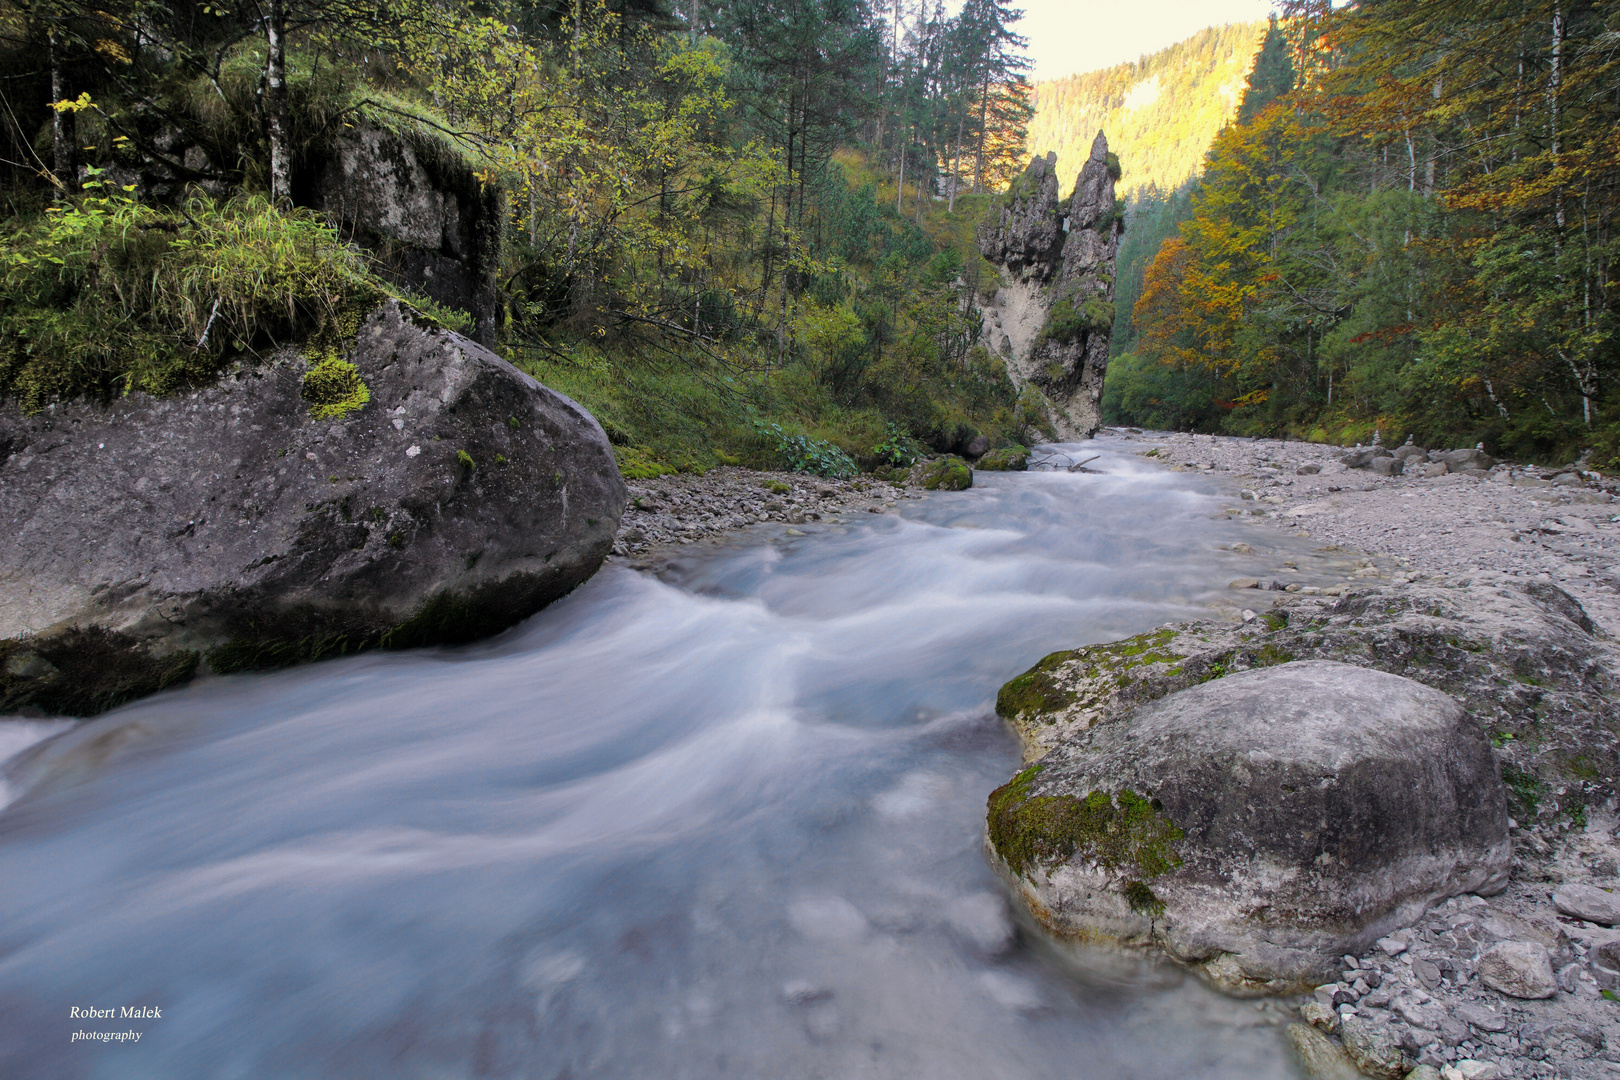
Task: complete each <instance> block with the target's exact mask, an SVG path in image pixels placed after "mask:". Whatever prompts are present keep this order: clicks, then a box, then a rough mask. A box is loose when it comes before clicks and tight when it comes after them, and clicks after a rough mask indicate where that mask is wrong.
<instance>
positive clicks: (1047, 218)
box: [978, 153, 1064, 281]
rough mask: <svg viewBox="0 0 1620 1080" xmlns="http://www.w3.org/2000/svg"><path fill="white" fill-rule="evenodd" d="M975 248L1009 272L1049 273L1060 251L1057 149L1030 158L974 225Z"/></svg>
mask: <svg viewBox="0 0 1620 1080" xmlns="http://www.w3.org/2000/svg"><path fill="white" fill-rule="evenodd" d="M978 240H979V252H980V254H982V255H983V256H984V257H985V258H986V259H989V260H990V261H991V262H993V263H997V264H999V265H1001V266H1004V267H1006V268H1007V270H1008V271H1009V272H1011V273H1012V274H1013V275H1014V276H1022V277H1031V278H1035V279H1037V280H1040V281H1046V280H1048V279H1050V278H1051V276H1052V274H1053V273H1054V272H1055V271H1056V270H1057V265H1058V261H1059V259H1060V258H1061V257H1062V252H1063V241H1064V233H1063V225H1062V221H1061V219H1060V217H1059V214H1058V179H1057V154H1055V153H1048V154H1047V155H1046V156H1045V157H1035V158H1030V161H1029V164H1028V165H1027V166H1025V168H1024V171H1023V173H1022V174H1021V175H1020V176H1019V177H1018V178H1017V179H1015V180H1014V181H1013V182H1012V184H1011V185H1010V186H1009V187H1008V189H1007V194H1006V195H1005V196H1004V197H1003V198H1002V199H1001V200H1000V201H999V202H998V203H996V204H994V205H992V207H991V210H990V213H989V215H988V216H986V217H985V219H984V221H983V222H981V223H980V225H979V233H978Z"/></svg>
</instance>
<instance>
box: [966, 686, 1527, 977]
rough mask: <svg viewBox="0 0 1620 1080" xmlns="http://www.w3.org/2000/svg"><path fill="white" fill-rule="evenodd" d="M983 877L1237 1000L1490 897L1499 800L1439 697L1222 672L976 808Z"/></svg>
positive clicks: (1081, 929)
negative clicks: (1445, 903)
mask: <svg viewBox="0 0 1620 1080" xmlns="http://www.w3.org/2000/svg"><path fill="white" fill-rule="evenodd" d="M988 823H989V828H988V833H987V846H988V850H989V853H990V855H991V858H992V862H993V863H994V865H995V866H996V867H997V868H998V869H999V870H1000V871H1001V872H1002V873H1003V875H1004V876H1005V877H1006V878H1007V879H1008V881H1009V883H1010V884H1011V885H1012V886H1013V888H1014V889H1015V891H1016V892H1017V893H1018V894H1019V895H1020V896H1021V897H1022V898H1023V900H1024V901H1025V902H1026V904H1027V905H1028V907H1029V909H1030V911H1031V912H1032V913H1033V914H1034V916H1035V917H1036V918H1037V919H1038V920H1039V921H1040V922H1041V923H1042V924H1044V925H1045V926H1046V927H1047V928H1049V929H1050V930H1052V931H1054V932H1056V933H1058V934H1060V935H1062V936H1066V937H1070V938H1074V939H1078V940H1081V941H1090V942H1107V943H1118V944H1127V945H1143V946H1156V947H1158V948H1161V949H1163V950H1164V951H1165V952H1166V953H1167V954H1168V955H1170V956H1171V957H1172V958H1174V959H1175V960H1177V961H1180V962H1181V963H1184V964H1186V965H1188V966H1190V967H1193V968H1194V969H1196V970H1197V971H1199V973H1200V974H1202V975H1203V976H1205V977H1206V978H1207V979H1209V980H1210V981H1211V982H1213V983H1215V984H1217V985H1219V986H1221V987H1223V988H1225V989H1228V990H1231V991H1235V992H1258V993H1281V992H1290V991H1295V990H1300V989H1304V988H1305V987H1308V986H1312V985H1315V984H1316V983H1319V982H1321V981H1323V980H1324V977H1325V976H1326V975H1327V974H1328V973H1329V972H1331V971H1332V970H1333V964H1334V962H1335V959H1336V958H1337V957H1339V956H1342V955H1343V954H1345V953H1354V954H1358V955H1359V954H1360V953H1361V952H1363V951H1365V950H1366V949H1367V948H1368V947H1370V946H1371V944H1372V943H1373V942H1374V941H1375V940H1376V939H1377V938H1379V937H1381V936H1383V935H1384V934H1387V933H1389V932H1390V931H1391V930H1393V929H1395V928H1396V927H1399V926H1406V925H1409V924H1410V923H1411V922H1412V921H1413V920H1415V919H1416V918H1418V917H1419V916H1420V915H1421V914H1422V913H1423V912H1424V911H1425V910H1427V908H1428V907H1429V906H1430V905H1431V904H1433V903H1435V902H1437V901H1438V900H1442V899H1444V898H1446V897H1449V896H1453V895H1456V894H1459V893H1464V892H1477V893H1487V894H1488V893H1491V892H1494V891H1499V890H1500V889H1501V888H1502V887H1503V886H1504V885H1505V884H1506V881H1507V873H1508V865H1509V860H1510V857H1511V844H1510V842H1509V840H1508V833H1507V796H1506V792H1505V790H1504V788H1503V785H1502V782H1501V779H1500V777H1499V776H1498V773H1497V767H1496V764H1495V761H1494V760H1493V758H1492V756H1491V747H1490V744H1489V742H1488V741H1487V740H1486V739H1485V737H1484V735H1483V733H1482V732H1481V731H1480V729H1479V726H1478V725H1477V724H1476V723H1475V722H1474V721H1472V720H1471V719H1470V718H1469V717H1468V716H1467V715H1466V714H1465V713H1464V711H1463V710H1462V708H1461V707H1460V706H1459V705H1458V704H1457V703H1456V702H1455V701H1453V700H1452V699H1451V698H1450V697H1448V696H1447V695H1445V694H1442V693H1440V692H1439V691H1437V690H1433V689H1431V688H1429V687H1426V686H1423V685H1422V684H1420V683H1417V682H1414V681H1412V680H1410V679H1405V678H1401V677H1400V676H1396V675H1390V674H1386V673H1383V672H1378V671H1371V670H1368V669H1365V668H1360V667H1355V666H1352V665H1349V664H1341V663H1335V662H1331V661H1300V662H1293V663H1284V664H1280V665H1277V666H1273V667H1265V668H1258V669H1255V670H1251V671H1247V672H1243V673H1239V674H1233V675H1227V676H1225V677H1223V678H1218V679H1214V680H1212V681H1209V682H1206V683H1203V684H1201V685H1198V686H1194V687H1191V688H1189V689H1186V690H1182V691H1179V692H1177V693H1174V694H1171V695H1169V696H1167V697H1164V698H1162V699H1160V700H1158V701H1155V702H1152V703H1149V704H1147V705H1144V706H1142V707H1140V708H1138V709H1136V710H1133V711H1131V712H1130V713H1128V714H1126V715H1124V716H1122V717H1119V718H1116V719H1111V720H1108V721H1105V722H1102V723H1098V724H1096V725H1094V726H1092V727H1090V728H1088V729H1087V730H1086V731H1084V732H1083V733H1081V734H1078V735H1076V736H1074V737H1071V738H1070V739H1067V740H1065V741H1063V742H1062V743H1061V744H1059V745H1058V746H1057V747H1056V748H1054V749H1053V750H1052V751H1051V752H1050V753H1048V754H1047V755H1045V756H1044V757H1042V758H1041V759H1040V760H1039V761H1038V762H1037V763H1036V764H1035V765H1033V766H1031V767H1030V768H1028V769H1026V770H1024V771H1023V772H1021V773H1019V774H1018V776H1016V777H1015V778H1014V779H1013V780H1012V781H1011V782H1010V783H1009V784H1007V785H1005V786H1003V787H1002V788H1000V789H998V790H997V791H996V792H995V793H994V794H993V795H991V797H990V804H989V815H988Z"/></svg>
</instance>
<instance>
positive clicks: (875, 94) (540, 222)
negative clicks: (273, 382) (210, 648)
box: [0, 0, 1031, 476]
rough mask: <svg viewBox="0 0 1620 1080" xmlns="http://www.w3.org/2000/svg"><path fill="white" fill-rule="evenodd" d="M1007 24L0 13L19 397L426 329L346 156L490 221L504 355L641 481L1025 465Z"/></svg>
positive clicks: (0, 304) (166, 1)
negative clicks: (369, 328)
mask: <svg viewBox="0 0 1620 1080" xmlns="http://www.w3.org/2000/svg"><path fill="white" fill-rule="evenodd" d="M1018 18H1019V12H1018V11H1017V10H1016V9H1013V8H1011V7H1009V6H1008V5H1007V4H1006V3H1005V2H1004V0H969V2H968V3H966V4H965V5H963V6H962V8H961V9H960V11H958V12H957V13H955V14H953V15H952V14H947V13H946V12H945V10H944V9H943V8H942V7H941V6H939V5H938V4H935V5H933V6H932V7H925V6H912V5H908V4H904V3H895V4H894V5H892V6H890V5H888V4H885V5H884V6H883V8H882V9H875V8H874V7H873V6H872V5H870V4H868V3H866V2H865V0H743V2H738V3H726V4H719V3H709V2H706V0H690V2H685V0H682V2H680V3H670V2H667V0H613V2H611V3H609V2H604V0H572V2H567V0H560V2H559V0H538V2H534V0H508V2H499V3H494V4H490V3H471V2H463V0H389V2H385V3H382V4H363V5H362V4H353V3H348V2H337V3H328V2H322V3H312V2H304V0H257V2H254V3H249V4H246V5H244V6H236V5H222V4H216V3H197V2H181V0H130V2H128V3H124V4H120V5H114V6H111V7H109V6H103V5H99V4H97V3H94V2H85V0H41V2H34V3H30V4H20V3H6V4H4V5H0V94H3V96H4V100H5V103H6V106H7V107H6V111H5V113H4V115H3V116H0V143H3V145H4V149H3V151H0V159H3V161H0V188H3V190H4V193H5V199H6V204H5V205H6V215H7V216H6V223H5V236H4V239H3V243H4V246H5V261H6V267H5V272H4V276H3V278H0V397H7V398H12V399H14V400H16V401H18V402H19V403H20V404H21V405H22V407H23V408H25V409H26V410H30V411H37V410H39V409H42V408H46V407H48V406H49V405H50V403H51V402H53V401H56V400H62V399H66V398H72V397H77V396H86V395H88V396H92V397H101V398H104V399H105V398H110V397H113V396H116V395H119V394H126V393H129V392H131V391H135V390H141V391H147V392H151V393H169V392H174V391H176V390H180V389H183V388H185V387H187V386H190V385H194V384H196V383H197V382H198V381H199V380H204V379H207V378H211V377H212V376H213V374H214V373H215V372H218V371H221V370H224V369H226V368H227V367H229V366H231V365H233V364H237V363H241V362H245V361H252V360H254V359H255V358H258V357H263V356H267V355H269V354H270V353H272V352H274V350H276V349H278V348H282V347H285V346H288V345H294V346H297V347H299V348H301V349H303V351H304V352H305V353H306V355H309V356H311V357H312V358H313V357H316V356H319V355H327V354H330V353H331V351H332V348H333V345H334V343H335V342H336V341H337V340H338V338H339V337H340V336H341V335H342V334H343V333H345V332H349V333H352V324H353V321H354V320H353V315H354V313H355V312H356V311H358V310H364V309H369V307H371V306H374V305H375V303H376V302H377V301H378V300H379V299H381V298H383V297H386V296H399V297H400V298H401V299H403V300H404V301H406V302H407V303H409V304H411V306H412V307H413V308H414V309H415V310H416V311H417V313H418V317H419V318H421V319H424V320H428V321H429V322H431V323H433V324H435V325H443V326H447V327H451V328H456V329H463V330H468V331H469V332H471V331H472V330H473V329H474V327H473V325H472V322H473V316H472V313H471V312H469V311H463V310H457V309H455V308H454V307H453V306H451V307H446V306H445V305H442V304H438V305H436V304H434V303H432V302H429V301H428V300H426V299H425V298H424V297H421V296H411V295H406V292H408V290H407V291H402V289H401V287H400V284H399V282H398V281H395V280H390V279H389V277H388V275H387V274H386V273H381V272H380V268H379V267H378V266H377V265H376V264H375V263H374V261H373V260H372V259H371V258H370V257H369V255H368V253H367V252H366V251H364V250H362V249H361V248H359V247H357V246H356V245H355V244H352V243H348V242H346V239H347V238H345V237H343V236H341V235H339V234H338V233H337V232H336V231H335V230H334V228H333V226H332V223H331V222H330V221H329V220H327V219H326V218H324V217H323V216H322V215H321V214H320V213H318V212H317V211H316V210H314V209H312V208H311V207H310V206H309V205H307V204H308V200H307V198H306V194H307V192H306V190H305V189H306V188H307V186H308V185H307V183H306V181H305V177H306V175H307V174H308V172H309V169H310V163H311V162H312V161H316V160H318V159H319V158H320V157H321V155H323V154H325V153H327V152H328V150H329V147H330V146H331V145H332V144H333V142H334V140H336V139H338V138H340V137H341V136H342V135H343V133H344V132H346V131H350V130H354V129H356V128H366V129H376V130H382V131H386V132H390V133H392V134H393V135H395V136H398V137H400V138H403V139H406V140H408V141H409V143H410V144H411V145H412V146H414V147H416V148H417V150H418V151H419V153H420V155H422V156H423V157H424V159H435V160H441V161H444V162H448V163H451V164H454V165H459V166H461V167H463V168H466V169H471V170H472V171H473V174H474V175H476V177H477V178H478V185H479V186H480V187H481V189H482V190H483V191H484V192H485V193H486V194H489V195H490V196H491V197H494V198H496V199H497V200H498V202H499V206H500V214H501V218H502V220H501V229H500V232H501V238H502V242H501V244H500V258H499V263H500V265H499V266H498V267H496V268H494V269H493V273H492V279H493V281H494V282H495V286H496V291H497V294H498V295H497V313H496V317H495V319H494V323H495V325H494V326H493V327H492V328H488V329H489V331H490V332H489V333H486V334H485V335H484V336H485V337H486V338H489V339H490V340H489V341H488V343H489V344H491V345H492V346H493V347H494V348H496V349H497V350H498V351H499V352H500V353H501V355H503V356H505V357H506V358H507V359H509V360H511V361H512V362H513V363H515V364H517V365H518V366H520V367H521V368H523V369H524V370H527V371H529V372H530V373H532V374H534V375H535V376H536V377H538V378H539V379H541V381H543V382H545V383H547V384H548V385H551V386H553V387H555V388H557V389H559V390H561V391H563V392H564V393H567V394H569V395H571V396H573V397H575V398H576V399H578V400H579V401H581V402H582V403H584V404H586V405H587V406H588V407H589V408H590V409H591V410H592V412H593V413H595V415H596V416H597V417H598V418H599V419H600V420H601V422H602V424H603V426H604V428H605V429H606V431H607V432H608V434H609V437H610V439H611V440H612V441H613V443H614V444H615V450H616V453H617V455H618V457H619V462H620V466H621V469H622V470H623V471H624V472H625V473H626V474H627V475H631V476H645V475H655V474H658V473H661V472H667V471H673V470H697V471H701V470H703V469H705V468H708V467H712V466H713V465H716V464H721V463H746V464H750V465H755V466H770V467H781V466H789V467H795V468H807V469H812V470H815V471H822V472H829V473H845V472H849V471H852V470H854V469H855V468H857V467H868V468H870V467H874V466H875V465H879V464H884V463H890V464H900V463H904V462H906V461H909V460H911V459H913V458H915V457H916V456H918V455H919V454H921V453H924V452H926V451H929V450H934V451H944V450H949V449H951V448H953V447H957V446H959V445H961V444H963V443H965V442H966V441H968V440H971V439H972V438H974V437H975V436H977V435H979V434H984V435H986V436H988V437H989V438H990V439H991V440H992V441H993V442H997V443H1001V442H1009V441H1013V440H1016V439H1017V438H1019V437H1021V435H1022V430H1023V420H1022V418H1021V415H1022V414H1020V413H1019V411H1018V403H1017V400H1016V396H1015V394H1014V391H1013V387H1012V384H1011V383H1010V382H1009V381H1008V378H1007V375H1006V371H1005V367H1004V365H1003V364H1002V362H1001V361H1000V360H999V359H997V358H994V357H992V356H991V355H990V354H989V353H987V352H986V351H985V350H983V349H982V348H979V347H978V346H977V319H976V316H975V314H974V313H973V309H972V302H971V301H972V292H971V289H964V288H962V283H964V282H966V283H968V284H969V285H972V284H974V283H976V282H980V281H983V282H984V283H985V284H987V285H988V283H989V280H988V278H987V277H986V273H987V271H986V269H985V267H983V266H982V265H981V263H982V260H980V259H979V257H978V255H977V253H976V249H975V248H974V244H973V228H974V225H975V224H976V223H977V221H978V220H979V218H980V217H982V215H983V214H984V212H985V209H986V206H987V205H988V202H989V200H990V199H992V198H993V197H994V196H993V195H992V194H991V193H992V192H995V191H997V190H999V189H1000V188H1003V187H1004V186H1005V185H1006V182H1007V181H1008V179H1009V178H1010V177H1011V176H1012V175H1013V174H1015V173H1016V171H1017V170H1018V169H1019V168H1020V167H1021V166H1022V164H1023V162H1022V155H1023V144H1024V137H1025V125H1026V122H1027V120H1028V118H1029V115H1030V112H1031V107H1030V103H1029V94H1030V88H1029V85H1028V83H1027V80H1026V79H1025V76H1024V69H1025V66H1026V62H1025V60H1024V59H1023V56H1022V53H1021V47H1022V44H1023V42H1022V39H1021V38H1019V37H1018V35H1017V34H1016V32H1015V29H1014V24H1015V23H1016V21H1017V19H1018Z"/></svg>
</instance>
